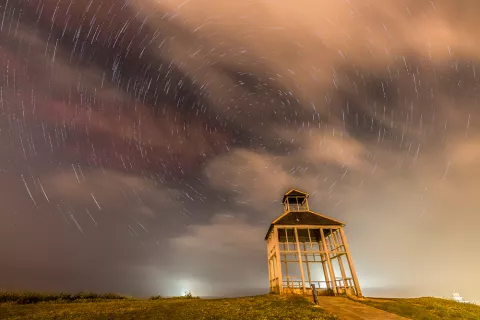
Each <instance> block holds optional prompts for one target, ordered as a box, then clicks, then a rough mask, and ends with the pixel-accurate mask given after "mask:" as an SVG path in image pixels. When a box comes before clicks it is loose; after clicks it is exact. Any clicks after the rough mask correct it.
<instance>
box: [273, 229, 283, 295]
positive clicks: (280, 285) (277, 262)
mask: <svg viewBox="0 0 480 320" xmlns="http://www.w3.org/2000/svg"><path fill="white" fill-rule="evenodd" d="M278 234H279V231H278V228H277V227H276V226H275V227H274V228H273V236H272V240H273V241H272V242H273V244H274V246H275V248H274V249H275V273H276V274H277V282H278V283H277V286H278V291H279V292H278V293H282V291H283V276H282V263H281V259H280V242H279V241H278Z"/></svg>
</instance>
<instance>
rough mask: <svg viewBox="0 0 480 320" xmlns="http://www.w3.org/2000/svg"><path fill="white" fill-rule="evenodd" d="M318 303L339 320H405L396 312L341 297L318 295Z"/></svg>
mask: <svg viewBox="0 0 480 320" xmlns="http://www.w3.org/2000/svg"><path fill="white" fill-rule="evenodd" d="M318 305H319V306H320V307H322V308H323V309H325V310H327V311H328V312H330V313H333V314H335V315H337V316H339V317H340V319H341V320H406V319H407V318H403V317H400V316H397V315H396V314H392V313H388V312H386V311H383V310H379V309H376V308H373V307H370V306H367V305H364V304H362V303H360V302H355V301H352V300H350V299H347V298H341V297H318Z"/></svg>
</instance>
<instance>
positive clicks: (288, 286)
mask: <svg viewBox="0 0 480 320" xmlns="http://www.w3.org/2000/svg"><path fill="white" fill-rule="evenodd" d="M284 230H285V239H286V246H287V249H289V244H288V232H287V229H284ZM285 260H287V254H285ZM285 279H286V280H287V288H290V280H289V277H288V263H287V262H285Z"/></svg>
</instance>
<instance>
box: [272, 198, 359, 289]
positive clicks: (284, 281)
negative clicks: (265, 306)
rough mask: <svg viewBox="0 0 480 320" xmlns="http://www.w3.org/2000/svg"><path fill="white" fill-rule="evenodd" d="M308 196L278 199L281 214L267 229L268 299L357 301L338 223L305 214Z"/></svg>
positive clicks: (351, 267)
mask: <svg viewBox="0 0 480 320" xmlns="http://www.w3.org/2000/svg"><path fill="white" fill-rule="evenodd" d="M308 196H309V195H308V194H307V193H305V192H302V191H299V190H296V189H292V190H290V191H288V192H287V193H286V194H285V195H284V196H283V201H282V203H283V208H284V210H283V214H282V215H281V216H280V217H278V218H277V219H275V220H274V221H273V222H272V224H271V225H270V228H269V229H268V232H267V235H266V236H265V240H266V241H267V255H268V274H269V280H270V292H271V293H299V294H306V295H311V294H312V290H311V286H312V285H315V287H316V289H317V292H318V294H323V295H337V294H343V293H345V294H348V295H355V296H362V291H361V290H360V285H359V283H358V278H357V274H356V272H355V267H354V265H353V260H352V256H351V254H350V250H349V249H348V244H347V238H346V237H345V233H344V231H343V227H344V226H345V224H344V223H342V222H340V221H336V220H334V219H331V218H329V217H326V216H323V215H321V214H318V213H316V212H313V211H311V210H310V207H309V205H308Z"/></svg>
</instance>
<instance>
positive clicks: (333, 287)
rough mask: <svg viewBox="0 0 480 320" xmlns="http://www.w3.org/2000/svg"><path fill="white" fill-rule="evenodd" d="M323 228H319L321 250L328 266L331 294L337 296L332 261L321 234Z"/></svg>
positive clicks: (323, 236)
mask: <svg viewBox="0 0 480 320" xmlns="http://www.w3.org/2000/svg"><path fill="white" fill-rule="evenodd" d="M323 230H324V229H323V228H320V236H321V237H322V243H323V250H324V251H325V256H326V258H327V266H328V270H329V271H330V272H329V273H330V279H332V282H331V284H332V289H333V293H334V294H337V284H336V283H335V280H336V279H335V272H334V271H333V266H332V261H331V260H330V253H329V250H328V246H327V242H326V239H325V235H324V234H323Z"/></svg>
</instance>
